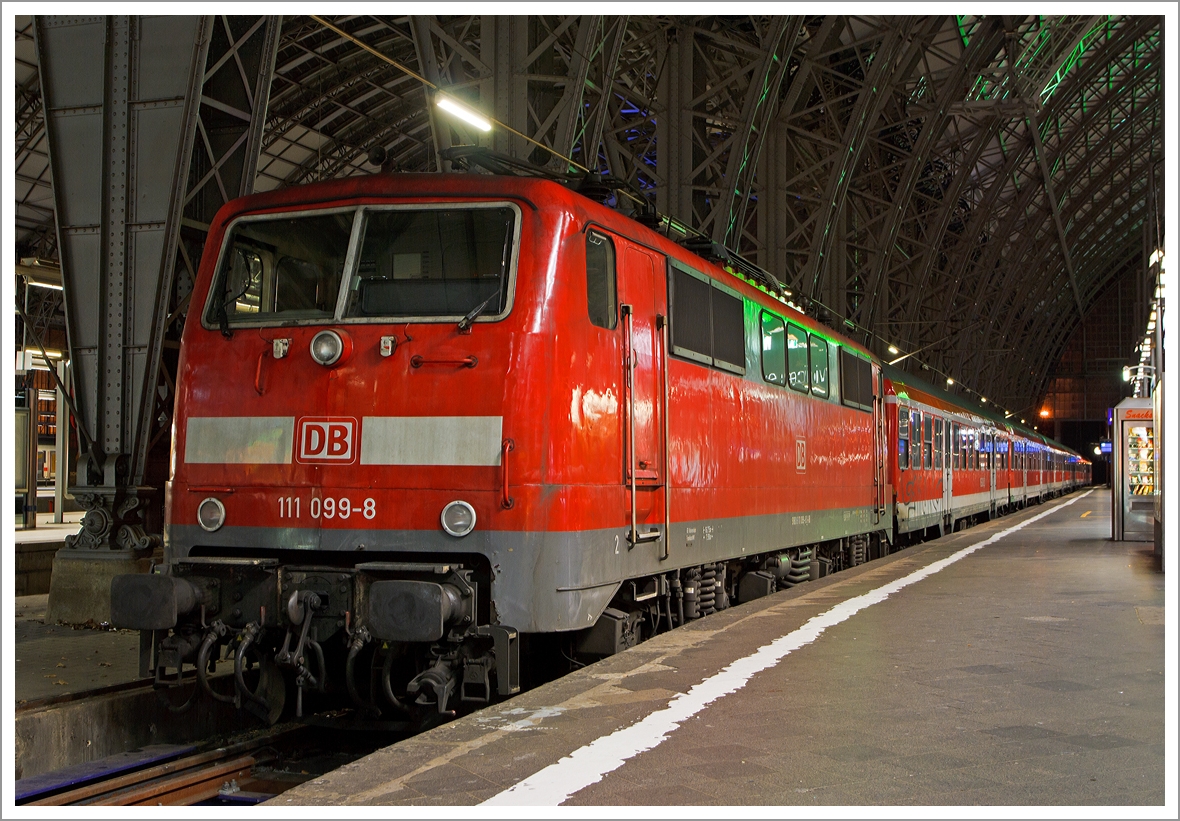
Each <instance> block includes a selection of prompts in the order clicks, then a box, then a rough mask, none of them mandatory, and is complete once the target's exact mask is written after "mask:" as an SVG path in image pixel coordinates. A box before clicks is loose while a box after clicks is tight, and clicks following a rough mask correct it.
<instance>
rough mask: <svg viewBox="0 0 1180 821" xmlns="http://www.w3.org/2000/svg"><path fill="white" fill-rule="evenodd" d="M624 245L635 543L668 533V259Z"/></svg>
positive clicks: (627, 467)
mask: <svg viewBox="0 0 1180 821" xmlns="http://www.w3.org/2000/svg"><path fill="white" fill-rule="evenodd" d="M615 242H616V245H617V247H618V249H619V260H620V262H621V265H620V270H619V285H618V287H619V302H620V308H621V318H622V331H623V362H622V366H623V383H624V385H626V402H625V403H624V409H623V413H624V421H625V424H624V429H623V435H624V437H625V438H624V443H623V450H624V453H625V454H626V455H625V459H624V469H623V475H624V481H625V483H626V493H625V494H624V495H625V497H626V499H627V505H628V511H627V512H628V515H629V517H630V519H629V521H630V528H629V531H628V540H629V541H630V542H631V545H632V546H635V545H639V544H643V543H647V542H651V543H657V542H661V541H662V545H661V548H662V550H661V555H662V556H663V557H664V558H666V557H667V555H668V545H667V539H661V534H662V533H663V532H665V531H666V529H667V513H668V511H667V504H666V501H667V488H666V482H665V479H666V476H667V466H668V456H667V421H668V420H667V413H666V408H667V404H668V383H667V379H666V373H667V371H666V368H667V359H668V349H667V341H668V321H667V316H668V309H667V293H668V290H667V286H666V284H665V277H666V274H665V265H666V263H665V259H664V257H663V256H662V255H660V254H658V253H656V252H654V251H651V250H649V249H647V248H643V247H641V246H639V245H633V244H631V243H629V242H627V241H626V240H624V239H621V238H615Z"/></svg>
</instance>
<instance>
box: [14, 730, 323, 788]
mask: <svg viewBox="0 0 1180 821" xmlns="http://www.w3.org/2000/svg"><path fill="white" fill-rule="evenodd" d="M308 729H309V728H308V727H304V726H296V727H289V726H288V727H283V728H280V729H278V730H277V731H272V732H267V733H265V734H263V735H257V736H254V737H252V738H249V739H247V740H243V741H239V742H237V743H233V744H227V745H225V746H221V747H217V748H215V749H210V750H204V751H199V752H182V751H187V750H191V749H192V748H171V747H170V748H163V747H161V748H158V749H156V750H153V749H152V748H145V750H144V752H143V754H142V755H141V756H140V758H139V759H131V760H130V761H129V760H128V759H127V757H122V758H119V759H118V760H117V761H116V760H111V761H108V762H106V763H104V762H94V763H93V764H90V765H86V766H82V767H71V768H67V769H66V770H61V771H59V772H57V773H48V774H46V775H45V776H42V777H40V778H38V779H31V781H34V782H35V783H29V784H25V786H24V789H23V790H22V789H21V784H23V783H24V782H18V789H17V797H16V799H17V800H16V803H17V804H18V805H22V806H56V807H64V806H108V807H132V806H190V805H193V804H200V803H202V802H207V801H210V800H211V799H218V798H220V799H221V802H222V803H237V804H257V803H261V802H262V801H265V800H267V799H269V798H272V797H274V796H275V795H277V794H279V793H280V792H282V791H283V790H285V789H289V788H290V787H292V786H295V784H296V783H298V782H299V781H300V780H303V779H294V780H292V779H281V778H274V777H273V776H271V775H269V774H268V775H262V776H260V775H259V774H258V773H257V772H256V767H258V766H259V765H265V764H269V763H271V762H274V761H276V760H277V759H279V758H280V756H281V755H282V751H283V750H284V749H288V748H291V747H292V746H295V745H298V744H300V743H301V742H305V741H306V738H305V736H306V734H307V731H308Z"/></svg>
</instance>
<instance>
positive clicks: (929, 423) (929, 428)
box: [922, 413, 934, 470]
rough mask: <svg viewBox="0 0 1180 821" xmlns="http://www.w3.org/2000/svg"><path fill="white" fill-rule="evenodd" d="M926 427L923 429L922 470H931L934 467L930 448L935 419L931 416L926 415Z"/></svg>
mask: <svg viewBox="0 0 1180 821" xmlns="http://www.w3.org/2000/svg"><path fill="white" fill-rule="evenodd" d="M925 417H926V418H925V422H926V427H924V428H923V429H922V468H923V469H925V470H930V468H931V467H933V466H934V463H933V461H932V460H931V454H930V446H931V444H932V439H933V432H934V431H933V428H934V417H933V416H931V415H930V414H928V413H927V414H925Z"/></svg>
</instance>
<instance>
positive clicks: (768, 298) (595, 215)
mask: <svg viewBox="0 0 1180 821" xmlns="http://www.w3.org/2000/svg"><path fill="white" fill-rule="evenodd" d="M399 196H400V197H405V196H410V197H430V196H441V197H464V196H467V197H470V196H476V197H489V198H491V197H508V198H513V199H520V200H523V201H524V202H525V203H526V204H528V205H530V206H532V207H533V209H534V210H540V209H541V208H543V207H544V206H546V205H556V204H558V203H561V204H564V205H567V206H571V207H573V208H575V209H580V210H582V211H583V212H584V213H585V215H586V216H587V218H588V219H589V220H590V221H593V222H595V223H597V224H600V225H602V226H603V227H604V228H607V229H609V230H612V231H617V232H619V233H620V234H624V235H627V236H629V237H630V238H631V239H633V240H635V241H638V242H641V243H642V244H645V245H648V246H650V247H652V248H653V249H655V250H658V251H659V252H660V253H663V254H665V255H667V256H669V257H673V258H675V259H678V260H680V261H681V262H683V263H685V264H690V265H692V266H693V267H695V268H697V269H699V270H700V271H702V272H704V273H707V274H708V275H709V276H711V277H713V278H714V279H718V280H720V281H722V282H724V283H725V284H726V285H728V286H730V287H732V288H735V289H738V290H739V291H741V292H742V293H743V294H744V295H745V296H747V297H750V298H754V295H757V299H758V301H760V302H761V303H763V304H765V305H768V306H769V307H773V308H774V310H776V311H778V312H779V313H781V314H782V315H783V316H784V317H786V318H787V319H788V320H790V321H792V322H795V323H797V324H799V325H804V326H806V327H807V329H808V331H809V332H815V333H818V334H819V335H820V336H821V337H824V338H826V339H828V340H829V341H832V342H835V343H837V344H839V345H841V346H842V347H845V348H848V349H850V350H854V351H857V352H858V353H860V354H861V355H862V356H868V357H872V353H871V352H869V351H868V349H866V348H865V347H863V346H862V345H860V344H859V343H857V342H855V341H854V340H851V339H849V338H848V337H846V336H844V335H843V334H841V333H840V332H839V331H836V330H834V329H832V328H831V327H829V326H827V325H825V324H823V323H822V322H820V321H819V320H817V319H815V318H814V317H810V316H808V315H807V314H805V313H803V312H802V311H800V310H798V309H796V308H794V307H792V306H790V305H788V304H786V302H785V301H784V300H783V299H780V298H778V297H776V296H772V295H771V294H770V293H769V292H768V291H767V289H766V288H765V287H764V286H762V285H760V284H759V283H756V282H753V281H751V280H750V279H748V278H746V277H745V276H743V275H740V274H737V273H735V272H733V271H729V270H726V269H725V268H724V267H722V266H721V265H719V264H717V263H715V262H712V261H711V260H708V259H705V258H704V257H701V256H700V255H699V254H696V253H694V252H693V251H691V250H689V249H688V248H685V247H684V246H682V245H680V244H678V243H677V242H675V241H674V240H672V239H670V238H668V237H666V236H664V235H663V234H661V233H659V232H658V231H655V230H653V229H652V228H649V227H647V226H645V225H643V224H641V223H640V222H638V221H637V220H635V219H632V218H631V217H629V216H628V215H626V214H623V213H620V212H619V211H616V210H615V209H613V208H611V207H609V206H606V205H603V204H602V203H599V202H596V201H594V200H592V199H590V198H588V197H585V196H583V195H582V194H579V193H578V192H576V191H574V190H572V189H570V188H567V187H566V186H564V185H562V184H561V183H558V182H555V181H553V180H549V179H545V178H542V177H525V176H505V175H496V174H476V173H470V172H468V173H408V172H395V173H392V174H369V175H367V176H354V177H344V178H341V179H333V180H324V181H322V182H314V183H308V184H306V185H298V186H292V187H290V188H283V189H278V190H274V191H266V192H263V193H259V194H251V195H248V196H245V197H239V198H237V199H234V200H231V201H230V202H228V203H226V204H225V205H224V206H222V208H221V210H220V211H218V213H217V216H216V217H215V219H214V222H215V223H219V224H224V223H228V222H230V221H232V220H233V219H234V218H235V217H237V216H238V215H240V214H243V213H248V212H251V211H267V210H271V209H281V208H284V207H304V206H315V205H320V204H324V205H327V204H329V203H339V202H340V201H341V200H344V201H351V200H357V201H363V200H370V199H374V198H382V197H390V198H392V197H399Z"/></svg>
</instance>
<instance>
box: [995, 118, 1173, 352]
mask: <svg viewBox="0 0 1180 821" xmlns="http://www.w3.org/2000/svg"><path fill="white" fill-rule="evenodd" d="M1131 136H1133V135H1131ZM1117 142H1121V138H1120V137H1118V136H1116V135H1114V134H1113V133H1109V132H1108V133H1107V135H1106V138H1105V139H1104V140H1103V141H1102V143H1100V144H1099V146H1097V147H1098V148H1099V149H1100V150H1098V151H1096V152H1095V156H1099V157H1101V156H1103V154H1104V153H1105V152H1103V151H1102V150H1101V149H1102V148H1105V147H1106V146H1107V145H1111V147H1112V149H1113V148H1114V147H1115V146H1114V145H1113V144H1115V143H1117ZM1122 148H1123V150H1122V151H1120V153H1119V154H1118V156H1117V159H1114V160H1112V161H1111V162H1110V163H1109V165H1110V166H1112V167H1113V168H1133V167H1135V165H1137V164H1138V165H1142V164H1146V163H1149V162H1150V159H1151V158H1150V154H1149V151H1150V144H1147V145H1144V144H1143V142H1141V143H1140V144H1139V145H1138V146H1136V145H1134V144H1133V143H1132V144H1130V145H1126V146H1122ZM1112 153H1113V152H1112ZM1136 160H1138V161H1139V162H1138V163H1137V162H1136ZM1110 173H1111V174H1113V173H1114V171H1113V169H1112V170H1111V171H1110ZM1111 180H1112V178H1111V177H1110V176H1108V175H1107V174H1100V175H1098V176H1097V177H1096V178H1094V179H1092V180H1091V181H1090V183H1089V184H1088V185H1087V186H1085V187H1077V186H1072V185H1071V186H1070V190H1071V191H1072V192H1073V193H1074V196H1073V198H1072V199H1071V204H1073V205H1074V206H1075V207H1074V208H1073V209H1072V210H1071V213H1070V214H1069V215H1070V216H1073V215H1076V213H1077V212H1078V211H1080V210H1081V209H1082V208H1083V207H1084V205H1085V204H1089V203H1094V204H1095V206H1096V207H1094V208H1093V209H1091V210H1092V211H1093V212H1095V213H1098V214H1103V213H1106V214H1109V213H1110V211H1111V205H1110V201H1111V200H1117V199H1119V198H1120V197H1121V196H1122V195H1123V194H1124V193H1125V192H1126V190H1129V187H1131V186H1133V185H1134V184H1135V183H1136V182H1137V181H1138V178H1137V177H1136V175H1134V174H1128V175H1127V178H1126V180H1125V181H1124V182H1123V183H1122V185H1120V187H1119V188H1117V189H1113V190H1111V189H1110V182H1111ZM1142 187H1144V188H1145V187H1146V182H1143V183H1142ZM1103 191H1107V192H1108V194H1107V196H1106V197H1105V198H1104V199H1099V194H1101V193H1102V192H1103ZM1035 193H1036V192H1035V191H1030V196H1035ZM1029 205H1030V203H1026V206H1025V207H1026V208H1027V207H1028V206H1029ZM1041 210H1044V209H1043V208H1042V209H1041ZM1030 221H1031V222H1034V223H1035V222H1037V220H1035V219H1033V220H1030ZM1071 221H1072V220H1071ZM1073 222H1077V221H1073ZM1040 224H1041V226H1042V229H1043V230H1042V231H1039V232H1037V231H1028V232H1023V234H1022V237H1023V239H1022V241H1021V243H1020V244H1019V245H1018V246H1017V247H1016V251H1015V253H1013V254H1011V255H1010V256H1011V257H1012V258H1015V259H1029V258H1030V254H1033V253H1034V252H1033V250H1032V249H1035V248H1040V249H1041V251H1040V253H1039V254H1036V255H1035V256H1034V257H1033V258H1032V259H1031V260H1030V261H1031V262H1034V263H1040V264H1044V265H1046V266H1048V265H1049V264H1050V262H1051V261H1055V260H1053V257H1054V256H1055V247H1054V244H1053V239H1052V238H1050V237H1048V236H1047V234H1048V231H1047V230H1045V229H1046V224H1045V222H1044V221H1043V220H1042V221H1041V222H1040ZM1095 224H1099V223H1098V220H1097V218H1091V219H1088V220H1085V221H1081V222H1080V227H1079V228H1078V229H1076V230H1075V235H1076V237H1075V239H1074V245H1075V246H1077V245H1079V243H1080V241H1081V240H1083V239H1084V237H1085V234H1086V232H1087V231H1088V230H1089V228H1090V226H1093V225H1095ZM1078 250H1079V251H1085V250H1088V249H1080V248H1079V249H1078ZM1100 252H1101V250H1100ZM1078 259H1080V260H1083V264H1084V265H1085V266H1086V267H1088V266H1089V264H1090V263H1089V260H1090V259H1091V257H1090V255H1089V254H1087V253H1079V254H1078ZM1013 274H1014V275H1016V276H1019V272H1017V271H1015V269H1013ZM1016 285H1017V283H1016V282H1014V281H1012V280H1011V278H1010V279H1009V280H1007V281H1005V282H1004V283H1003V285H1002V286H1001V287H1000V289H999V290H1001V291H1005V292H1006V291H1009V290H1013V289H1015V286H1016ZM1014 316H1015V314H1010V315H1009V322H1011V321H1012V317H1014ZM994 319H995V317H994V316H993V317H992V321H994ZM1009 330H1010V328H1009V327H1008V326H1003V327H1001V329H1000V333H1001V334H1007V333H1008V331H1009Z"/></svg>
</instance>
